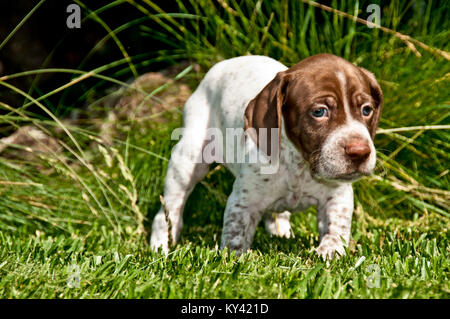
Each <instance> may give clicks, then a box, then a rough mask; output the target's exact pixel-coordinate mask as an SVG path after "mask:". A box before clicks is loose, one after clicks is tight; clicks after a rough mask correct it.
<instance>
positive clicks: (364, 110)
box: [361, 105, 373, 116]
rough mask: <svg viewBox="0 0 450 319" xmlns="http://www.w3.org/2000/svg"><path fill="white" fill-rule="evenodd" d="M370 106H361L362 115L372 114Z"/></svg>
mask: <svg viewBox="0 0 450 319" xmlns="http://www.w3.org/2000/svg"><path fill="white" fill-rule="evenodd" d="M372 111H373V110H372V107H371V106H369V105H365V106H363V107H362V111H361V112H362V115H364V116H369V115H370V114H372Z"/></svg>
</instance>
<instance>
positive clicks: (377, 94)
mask: <svg viewBox="0 0 450 319" xmlns="http://www.w3.org/2000/svg"><path fill="white" fill-rule="evenodd" d="M359 69H360V70H361V71H362V73H363V75H364V77H365V78H366V79H367V82H368V83H369V86H370V94H371V95H372V98H373V99H374V101H375V104H376V109H375V110H374V114H373V120H372V123H371V132H370V134H371V135H372V139H373V138H374V137H375V133H376V131H377V127H378V122H379V120H380V116H381V108H382V107H383V91H381V87H380V85H379V84H378V82H377V79H376V78H375V75H373V73H372V72H369V71H367V70H366V69H364V68H361V67H360V68H359Z"/></svg>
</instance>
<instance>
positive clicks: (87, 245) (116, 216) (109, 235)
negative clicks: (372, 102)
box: [0, 0, 450, 298]
mask: <svg viewBox="0 0 450 319" xmlns="http://www.w3.org/2000/svg"><path fill="white" fill-rule="evenodd" d="M76 2H77V3H79V4H80V5H81V6H82V7H83V8H84V9H85V13H86V15H85V16H84V17H85V18H84V20H83V23H85V24H86V25H84V26H86V27H88V23H92V24H97V23H98V24H99V25H101V26H102V27H103V28H104V29H105V38H104V40H102V41H112V42H113V43H114V44H115V45H116V46H117V50H118V52H121V53H122V55H123V58H122V59H120V60H117V61H108V62H105V64H104V65H99V66H97V67H96V68H95V69H93V70H85V69H84V68H83V65H84V62H83V63H82V65H81V66H80V67H79V68H78V70H64V69H45V66H43V68H42V69H41V70H29V71H26V72H24V73H22V74H15V75H9V77H3V78H0V86H1V87H2V89H5V90H8V91H9V92H10V93H11V94H18V95H21V96H22V97H23V99H24V102H23V104H22V105H6V104H5V103H2V102H1V101H0V107H1V108H2V109H3V110H4V111H3V112H2V113H1V115H0V123H1V124H2V125H8V126H9V127H12V128H19V127H21V126H23V125H28V124H33V125H35V126H37V127H40V128H41V129H42V130H44V131H47V132H48V133H49V134H51V135H53V136H54V137H56V138H58V140H59V141H60V143H61V147H62V149H63V151H62V152H59V153H54V152H53V153H52V152H49V153H46V154H41V155H39V156H35V157H33V158H32V159H19V160H9V159H6V158H0V195H1V199H0V297H3V298H71V297H74V298H264V297H267V298H449V297H450V287H449V285H448V282H449V281H448V280H449V278H448V277H449V244H448V237H449V236H448V235H449V234H448V226H449V224H450V223H449V221H450V218H449V217H450V215H449V202H450V190H449V188H450V187H449V186H450V181H449V174H448V172H449V166H448V163H449V155H448V154H449V151H450V150H449V148H450V143H449V140H450V139H449V137H450V136H449V135H450V134H449V131H448V129H449V115H450V111H449V106H450V104H449V101H450V94H449V92H450V85H449V76H448V75H449V72H450V64H449V62H448V60H447V59H446V58H444V57H443V56H442V55H441V54H440V53H439V52H437V51H436V49H439V50H442V51H446V52H448V51H450V42H449V41H448V39H449V37H450V31H449V30H450V28H449V21H448V19H447V18H446V17H448V14H449V5H448V3H447V2H445V1H444V2H436V1H430V2H424V3H425V6H424V7H423V11H420V10H419V9H417V7H415V6H414V5H413V1H391V2H390V3H389V4H386V5H384V4H382V6H381V7H382V20H381V24H382V25H383V26H385V27H387V28H390V29H391V30H395V31H398V32H400V33H402V34H407V35H409V36H411V37H412V38H414V39H415V40H414V41H420V42H421V43H425V44H426V45H427V47H426V48H423V47H421V46H420V45H418V44H417V42H409V46H408V45H407V44H406V43H405V42H404V41H402V40H400V39H399V38H398V37H397V36H393V35H392V34H391V33H387V32H383V31H381V30H377V29H369V28H367V27H366V26H365V25H363V24H359V23H356V22H354V21H353V20H352V19H348V18H345V17H340V16H338V15H337V14H333V13H330V12H327V11H324V10H321V9H318V8H314V7H313V6H310V5H308V4H305V3H303V2H302V1H293V0H292V1H252V0H243V1H235V0H231V1H222V2H221V3H228V4H229V8H228V7H225V8H224V7H222V5H221V4H220V3H219V2H212V1H206V0H198V1H189V2H181V1H179V2H178V4H179V8H178V10H177V11H176V12H170V13H168V12H164V11H162V10H161V9H160V8H159V7H158V6H157V5H156V4H155V3H153V2H151V1H148V0H145V1H132V0H128V1H116V2H114V3H112V4H110V5H108V6H105V7H103V8H90V7H88V6H85V5H84V3H83V2H81V1H76ZM368 3H369V2H367V1H359V2H354V1H331V7H333V8H335V9H338V10H340V11H342V12H346V13H348V14H351V15H354V14H355V12H358V16H360V17H363V18H366V17H367V14H365V9H364V8H365V7H366V6H367V4H368ZM417 3H418V6H419V7H420V3H422V2H420V1H418V2H417ZM130 5H132V6H134V7H135V8H136V12H137V13H138V15H140V16H138V17H137V18H136V20H133V21H129V22H128V23H126V24H124V25H123V26H119V27H115V28H114V27H110V26H108V25H107V24H106V22H105V21H104V20H103V19H102V14H103V13H104V12H105V11H108V10H115V9H118V10H120V8H121V6H130ZM358 10H359V11H358ZM33 14H39V10H38V9H36V12H35V13H33ZM418 17H420V18H418ZM26 19H27V18H25V20H26ZM25 20H24V21H22V22H23V23H26V21H25ZM147 21H153V23H156V25H159V26H160V28H159V29H155V28H154V27H152V26H154V24H152V25H150V24H149V25H147V24H146V22H147ZM22 22H18V26H19V28H12V29H13V32H14V33H15V32H20V24H21V23H22ZM130 28H131V29H132V28H135V29H133V30H136V32H139V34H140V36H142V39H143V41H151V40H152V39H159V40H161V41H165V42H166V43H167V44H169V45H170V46H171V49H167V50H164V51H159V52H151V53H148V52H142V53H140V54H138V55H136V56H129V55H128V53H127V52H126V48H127V45H126V38H122V37H121V32H122V31H123V30H126V29H130ZM9 38H11V37H9ZM0 42H2V46H4V45H7V41H6V42H5V41H3V39H0ZM411 44H414V48H413V49H411ZM0 50H1V48H0ZM319 52H331V53H334V54H337V55H340V56H342V57H345V58H347V59H348V60H350V61H351V62H353V63H355V64H357V65H360V66H363V67H366V68H368V69H369V70H371V71H373V72H374V73H375V75H376V76H377V78H378V79H379V81H380V84H381V86H382V89H383V92H384V95H385V105H384V109H383V117H382V120H381V123H380V131H379V134H378V135H377V137H376V140H375V144H376V147H377V150H378V164H377V168H376V172H375V174H374V176H372V177H369V178H364V179H363V180H361V181H359V182H357V183H356V184H355V187H354V188H355V195H356V196H355V218H354V220H353V224H352V241H351V244H350V247H349V249H348V254H347V256H346V257H343V258H342V259H340V260H337V261H333V262H332V263H331V264H330V265H326V264H324V263H323V262H322V261H321V260H320V259H318V258H317V257H316V255H315V253H314V251H313V248H314V247H317V245H318V233H317V226H316V218H315V209H314V208H312V209H310V210H308V211H307V212H300V213H299V214H296V215H294V217H293V233H294V235H295V238H293V239H289V240H288V239H278V238H270V237H269V236H268V235H267V234H266V232H265V231H264V229H263V227H262V226H260V227H259V228H258V230H257V233H256V236H255V241H254V244H253V246H252V251H251V252H250V253H249V254H246V255H244V256H242V257H240V258H238V259H237V258H234V257H231V256H227V255H226V254H225V253H224V252H222V251H219V250H217V248H216V247H217V245H218V243H219V241H220V235H221V226H222V222H223V217H222V212H223V210H224V208H225V203H226V199H227V195H228V194H229V193H230V192H231V188H232V184H233V177H232V175H231V174H230V173H229V172H227V171H226V169H225V168H223V167H221V166H217V168H216V169H215V170H212V171H211V173H210V174H208V176H207V178H206V179H205V180H204V181H203V182H201V183H200V184H199V185H198V186H197V187H196V189H195V190H194V192H193V194H192V195H191V197H190V198H189V200H188V203H187V205H186V209H185V214H184V216H185V225H184V229H183V232H182V236H181V242H180V243H179V245H177V246H176V247H174V249H173V250H172V253H171V254H170V255H169V256H168V257H167V258H162V256H160V255H157V254H155V253H154V252H152V251H150V249H149V247H148V234H146V233H145V232H146V231H148V230H149V229H150V223H151V220H152V218H153V216H154V214H155V213H156V211H157V210H158V208H159V206H160V201H159V195H160V194H161V193H162V187H163V181H164V175H165V170H166V168H167V160H168V158H169V157H170V151H171V149H172V147H173V145H174V141H171V140H170V133H171V132H172V130H173V129H174V128H177V127H180V126H181V123H182V118H181V109H182V106H181V105H180V106H179V108H177V109H173V110H169V111H167V112H164V113H162V114H159V115H157V117H158V121H153V120H151V121H145V122H126V123H120V124H121V125H120V126H119V127H120V129H119V131H120V134H119V135H118V136H117V138H116V139H115V140H114V143H113V145H109V144H107V143H105V141H103V140H102V136H101V135H99V132H98V130H97V129H96V127H95V126H94V125H93V124H92V123H91V122H88V123H86V124H85V125H78V126H73V125H71V124H67V123H66V122H64V121H60V120H59V119H58V118H57V117H56V116H54V115H53V114H56V115H60V114H64V110H65V109H73V108H77V107H80V105H84V108H81V110H80V111H81V112H87V111H86V109H87V106H89V107H90V110H92V109H94V110H95V112H98V114H99V119H101V118H102V116H104V115H105V113H104V111H102V107H101V103H100V101H101V100H102V99H103V98H104V97H105V95H107V94H108V93H107V91H106V88H109V87H111V86H112V85H120V86H123V87H127V84H126V83H125V80H126V79H127V78H130V77H133V74H135V73H136V72H137V73H138V74H141V73H143V72H144V70H145V69H146V67H147V66H148V65H151V64H152V63H154V62H161V61H165V62H173V63H177V62H178V61H180V60H181V59H189V60H190V61H191V62H195V63H198V64H199V65H200V66H201V70H200V71H199V72H194V71H193V70H192V69H191V68H188V69H187V70H185V72H182V73H181V74H180V76H179V77H177V78H176V79H175V81H184V82H185V83H188V84H189V85H190V86H191V87H192V88H195V86H196V85H197V84H198V82H199V80H200V79H201V77H202V75H203V74H204V72H205V71H206V70H207V68H208V67H210V66H211V65H212V64H214V63H215V62H217V61H219V60H221V59H224V58H229V57H233V56H237V55H243V54H265V55H270V56H272V57H274V58H276V59H279V60H280V61H282V62H284V63H286V64H287V65H292V64H293V63H295V62H297V61H298V60H300V59H302V58H304V57H307V56H309V55H312V54H315V53H319ZM94 54H95V48H93V49H92V51H91V53H89V54H88V56H87V57H86V60H89V57H90V56H92V55H94ZM419 55H420V57H419ZM90 71H91V72H90ZM63 72H64V73H69V74H72V76H73V78H72V79H71V80H70V81H69V82H67V84H66V85H65V86H62V87H59V88H54V89H53V90H51V91H50V92H41V91H40V89H39V87H38V86H37V84H35V86H33V87H32V88H31V89H30V90H29V91H28V92H22V91H20V90H19V89H18V88H16V87H14V86H12V85H11V84H10V83H9V80H10V79H12V78H14V77H18V76H29V77H33V76H39V75H40V74H41V73H53V74H54V75H55V76H56V75H57V74H60V73H63ZM85 78H86V79H89V80H90V82H89V84H88V83H87V82H86V80H85ZM75 86H77V87H82V88H84V90H85V93H84V94H83V95H82V96H80V97H78V99H77V100H76V101H70V100H69V97H70V96H72V95H71V94H70V91H71V89H72V88H74V87H75ZM160 89H163V90H169V89H171V87H170V85H169V86H168V87H164V88H160ZM153 93H154V92H153ZM148 94H149V96H150V95H152V93H150V92H148ZM50 97H57V98H59V103H56V104H55V103H54V102H51V101H50ZM52 101H53V100H52ZM32 105H34V106H37V107H38V109H40V110H41V113H40V114H36V113H34V112H32V111H31V110H30V106H32ZM42 114H46V115H45V116H43V115H42ZM12 149H13V148H12ZM98 256H101V258H100V257H98ZM361 258H363V259H364V258H365V259H364V260H363V261H362V263H360V265H359V266H358V267H356V268H355V265H356V264H357V263H358V260H360V261H361V260H362V259H361ZM72 265H76V267H79V268H78V269H79V275H80V276H79V279H80V281H79V283H80V287H79V288H76V287H74V288H70V287H69V286H68V284H67V280H68V279H69V278H70V269H71V268H70V267H72ZM371 265H375V266H371ZM370 267H375V268H370ZM371 269H379V272H380V285H379V287H378V288H377V287H373V285H372V284H371V283H374V281H373V278H374V274H373V273H372V272H371ZM371 287H372V288H371Z"/></svg>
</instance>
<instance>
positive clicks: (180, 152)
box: [150, 101, 209, 253]
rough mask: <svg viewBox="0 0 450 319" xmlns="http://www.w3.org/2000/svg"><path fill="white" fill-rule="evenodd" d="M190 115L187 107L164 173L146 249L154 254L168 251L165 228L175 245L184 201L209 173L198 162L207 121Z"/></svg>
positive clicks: (200, 158)
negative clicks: (181, 133) (158, 206)
mask: <svg viewBox="0 0 450 319" xmlns="http://www.w3.org/2000/svg"><path fill="white" fill-rule="evenodd" d="M188 102H189V101H188ZM190 111H191V112H190ZM192 113H193V112H192V107H191V108H189V104H188V103H187V104H186V108H185V128H184V130H183V137H182V138H181V140H180V141H179V142H178V143H177V145H176V146H175V147H174V149H173V151H172V155H171V158H170V161H169V166H168V169H167V174H166V179H165V183H164V196H163V198H164V206H161V208H160V210H159V212H158V213H157V214H156V216H155V219H154V220H153V224H152V234H151V238H150V245H151V247H152V248H153V249H154V250H157V249H158V248H162V249H163V251H164V252H166V253H167V251H168V250H169V228H170V230H171V242H172V244H175V243H176V242H177V241H178V238H179V236H180V232H181V228H182V227H183V209H184V205H185V203H186V200H187V198H188V197H189V194H190V193H191V192H192V190H193V189H194V187H195V185H196V184H197V183H198V182H199V181H200V180H202V179H203V177H205V175H206V173H207V172H208V170H209V164H206V163H204V162H203V160H202V152H203V147H204V144H205V136H206V133H207V125H208V119H207V118H204V115H205V113H206V112H203V114H200V115H199V116H196V114H192ZM193 120H195V121H193ZM193 122H194V123H193Z"/></svg>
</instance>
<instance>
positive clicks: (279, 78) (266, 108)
mask: <svg viewBox="0 0 450 319" xmlns="http://www.w3.org/2000/svg"><path fill="white" fill-rule="evenodd" d="M338 72H340V73H342V74H344V76H345V77H346V82H347V91H346V92H344V94H346V97H344V96H342V94H343V92H342V88H341V84H340V81H339V79H338V76H337V73H338ZM345 98H346V100H347V101H348V103H349V107H350V112H351V114H352V116H353V118H354V119H355V120H357V121H360V122H362V123H363V124H364V125H366V126H367V128H368V130H369V132H370V133H371V135H372V138H373V137H374V135H375V131H376V129H377V126H378V120H379V117H380V114H381V107H382V103H383V93H382V91H381V88H380V86H379V85H378V83H377V81H376V79H375V77H374V75H373V74H372V73H370V72H369V71H367V70H365V69H363V68H359V67H357V66H355V65H353V64H351V63H350V62H348V61H346V60H344V59H342V58H340V57H337V56H334V55H331V54H318V55H315V56H312V57H309V58H307V59H304V60H302V61H300V62H299V63H297V64H296V65H294V66H293V67H291V68H289V69H287V70H286V71H284V72H279V73H278V74H277V75H276V77H275V78H274V79H273V80H272V81H271V82H269V84H267V85H266V87H265V88H264V89H263V90H262V91H261V92H260V93H259V94H258V95H257V96H256V97H255V98H254V99H253V100H252V101H250V103H249V104H248V106H247V109H246V110H245V116H244V121H245V130H247V129H249V128H254V129H256V133H257V137H256V138H257V144H258V146H260V137H259V135H258V134H259V132H258V130H259V129H260V128H267V129H268V134H267V135H268V141H270V137H271V135H270V129H271V128H278V129H279V138H280V139H281V117H282V116H283V118H284V121H285V124H286V134H287V136H288V138H289V139H290V140H291V142H292V143H293V144H294V145H295V146H296V148H297V149H298V150H299V151H300V152H301V153H302V154H303V156H304V158H305V159H306V160H307V161H308V162H309V163H310V165H311V170H312V171H313V172H314V171H315V170H316V168H317V165H318V160H319V157H320V150H321V147H322V144H323V143H324V141H325V139H326V137H327V136H328V135H329V134H330V133H331V132H332V131H333V130H334V129H336V128H337V127H338V126H341V125H343V124H344V123H345V121H346V114H345V109H344V100H345ZM364 103H370V105H371V106H372V107H373V110H374V113H373V115H372V116H371V117H370V118H363V116H362V113H361V106H362V105H363V104H364ZM318 104H323V105H326V106H327V107H328V109H329V111H330V112H329V118H328V119H327V120H324V121H319V120H317V118H314V117H313V116H312V115H311V111H312V109H313V108H314V107H317V105H318ZM267 144H268V145H267V150H262V151H267V152H266V153H267V154H269V155H270V153H271V151H273V150H271V149H270V143H269V142H267ZM280 144H281V143H280Z"/></svg>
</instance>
